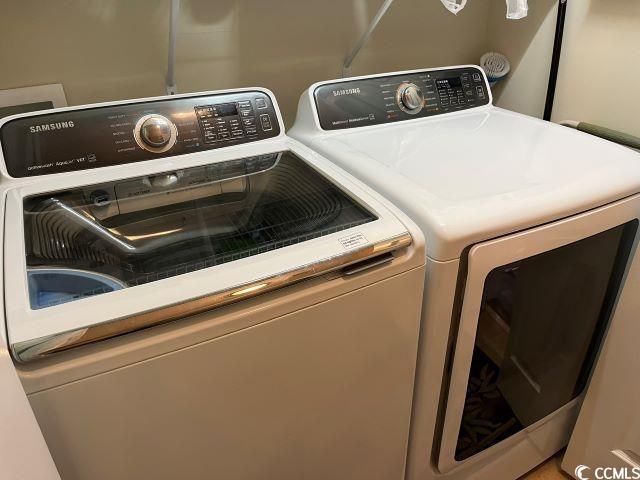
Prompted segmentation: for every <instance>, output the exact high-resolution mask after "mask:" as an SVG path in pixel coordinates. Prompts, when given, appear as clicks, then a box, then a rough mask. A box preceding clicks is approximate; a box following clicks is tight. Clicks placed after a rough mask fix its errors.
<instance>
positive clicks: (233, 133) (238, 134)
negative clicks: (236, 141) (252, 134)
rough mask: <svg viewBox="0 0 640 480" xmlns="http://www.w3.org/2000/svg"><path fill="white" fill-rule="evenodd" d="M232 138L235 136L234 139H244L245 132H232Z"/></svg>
mask: <svg viewBox="0 0 640 480" xmlns="http://www.w3.org/2000/svg"><path fill="white" fill-rule="evenodd" d="M231 136H233V138H242V137H244V132H243V131H242V130H234V131H233V132H231Z"/></svg>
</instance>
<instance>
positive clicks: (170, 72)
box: [166, 0, 180, 95]
mask: <svg viewBox="0 0 640 480" xmlns="http://www.w3.org/2000/svg"><path fill="white" fill-rule="evenodd" d="M179 13H180V0H171V12H170V14H169V58H168V60H167V85H166V88H167V95H175V94H176V93H177V91H178V89H177V87H176V79H175V73H174V63H175V50H176V34H177V31H178V15H179Z"/></svg>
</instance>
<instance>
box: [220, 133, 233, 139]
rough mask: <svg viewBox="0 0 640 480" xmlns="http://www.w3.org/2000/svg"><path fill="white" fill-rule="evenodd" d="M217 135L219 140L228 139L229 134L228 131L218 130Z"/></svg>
mask: <svg viewBox="0 0 640 480" xmlns="http://www.w3.org/2000/svg"><path fill="white" fill-rule="evenodd" d="M218 137H219V138H220V140H228V139H229V137H230V135H229V132H220V134H219V135H218Z"/></svg>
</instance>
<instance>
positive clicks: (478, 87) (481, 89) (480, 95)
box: [476, 85, 484, 98]
mask: <svg viewBox="0 0 640 480" xmlns="http://www.w3.org/2000/svg"><path fill="white" fill-rule="evenodd" d="M476 92H478V96H479V97H480V98H484V89H483V88H482V87H481V86H480V85H478V86H477V87H476Z"/></svg>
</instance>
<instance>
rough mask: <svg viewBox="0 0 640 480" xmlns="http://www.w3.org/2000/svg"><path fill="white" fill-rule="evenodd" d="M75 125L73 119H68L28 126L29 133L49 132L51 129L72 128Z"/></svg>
mask: <svg viewBox="0 0 640 480" xmlns="http://www.w3.org/2000/svg"><path fill="white" fill-rule="evenodd" d="M73 127H75V125H74V124H73V121H71V120H69V121H68V122H57V123H43V124H42V125H32V126H31V127H29V131H30V132H31V133H38V132H50V131H51V130H63V129H65V128H73Z"/></svg>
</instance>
